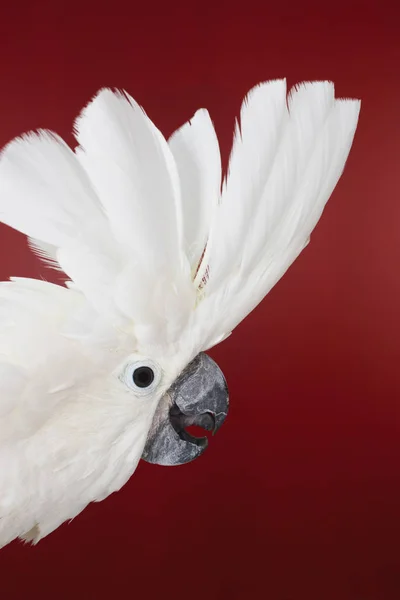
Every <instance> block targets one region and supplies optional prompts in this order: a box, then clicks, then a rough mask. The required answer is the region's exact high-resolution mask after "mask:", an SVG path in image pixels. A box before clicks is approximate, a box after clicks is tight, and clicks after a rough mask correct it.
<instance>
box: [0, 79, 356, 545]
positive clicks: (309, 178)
mask: <svg viewBox="0 0 400 600" xmlns="http://www.w3.org/2000/svg"><path fill="white" fill-rule="evenodd" d="M359 108H360V103H359V101H355V100H335V97H334V87H333V84H331V83H329V82H316V83H306V84H301V85H299V86H297V87H296V88H295V89H293V90H292V91H291V93H290V95H289V99H288V100H287V91H286V82H285V80H280V81H272V82H267V83H263V84H261V85H259V86H257V87H256V88H254V89H253V90H252V91H251V92H250V93H249V95H248V96H247V98H246V99H245V101H244V103H243V106H242V110H241V115H240V123H238V124H237V127H236V133H235V138H234V144H233V149H232V154H231V159H230V165H229V172H228V176H227V179H226V181H225V182H224V184H223V186H222V191H221V162H220V154H219V147H218V141H217V138H216V135H215V132H214V128H213V125H212V123H211V120H210V117H209V115H208V113H207V111H205V110H202V111H199V112H197V113H196V115H195V116H194V117H193V119H192V121H191V122H189V123H187V124H186V125H184V126H183V127H182V128H181V129H179V130H178V131H177V132H176V133H175V134H174V135H173V136H172V137H171V139H170V140H169V142H167V141H166V140H165V139H164V137H163V136H162V134H161V133H160V132H159V131H158V130H157V128H156V127H155V126H154V124H153V123H152V122H151V121H150V119H149V118H148V117H147V116H146V114H145V113H144V112H143V110H142V109H141V108H140V107H139V106H138V105H137V104H136V103H135V102H134V100H133V99H132V98H130V97H129V96H128V95H127V94H125V93H113V92H112V91H110V90H102V91H100V92H99V93H98V95H97V96H96V97H95V98H94V100H93V101H92V102H91V103H90V104H89V105H88V106H87V107H86V108H85V109H84V110H83V112H82V114H81V115H80V117H79V118H78V120H77V122H76V128H75V131H76V138H77V141H78V144H79V146H78V147H77V148H76V149H75V151H72V150H71V149H70V148H69V147H68V146H67V145H66V144H65V143H64V142H63V141H62V140H61V139H60V138H59V137H57V136H56V135H55V134H53V133H51V132H44V131H40V132H38V133H32V134H29V135H26V136H24V137H22V138H20V139H16V140H14V141H13V142H11V143H10V144H9V145H8V146H7V147H6V148H5V149H4V150H3V153H2V155H1V158H0V219H1V221H2V222H3V223H5V224H7V225H9V226H11V227H13V228H15V229H17V230H18V231H21V232H22V233H24V234H26V235H27V236H28V237H29V238H30V243H31V245H32V248H33V249H34V250H35V252H37V254H38V255H39V256H40V257H41V258H44V259H45V260H46V261H48V262H49V263H50V264H52V265H55V264H56V265H57V267H58V268H59V269H61V270H62V271H64V272H65V273H66V274H67V276H68V278H69V279H70V282H69V283H68V285H67V287H66V288H64V287H61V286H56V285H53V284H50V283H46V282H44V281H36V280H28V279H12V280H11V281H10V282H4V283H1V284H0V388H1V389H0V546H3V545H5V544H7V543H8V542H10V541H11V540H13V539H15V538H16V537H21V538H23V539H26V540H30V541H33V542H37V541H38V540H39V539H41V538H43V537H44V536H46V535H47V534H49V533H50V532H51V531H53V530H54V529H55V528H56V527H58V526H59V525H60V524H61V523H63V522H64V521H65V520H68V519H71V518H73V517H75V516H76V515H77V514H78V513H79V512H81V511H82V510H83V509H84V508H85V506H87V504H88V503H90V502H92V501H98V500H102V499H103V498H105V497H106V496H108V495H109V494H110V493H112V492H114V491H116V490H118V489H119V488H120V487H121V486H122V485H124V483H126V481H127V480H128V479H129V477H130V476H131V475H132V473H133V472H134V470H135V468H136V465H137V463H138V461H139V459H140V456H141V454H142V451H143V447H144V444H145V441H146V437H147V433H148V430H149V428H150V425H151V421H152V418H153V415H154V411H155V409H156V407H157V404H158V402H159V400H160V398H161V396H162V395H163V393H164V392H165V391H166V390H167V389H168V387H169V386H170V385H171V383H172V382H173V381H174V379H175V378H176V377H177V375H178V374H179V373H180V372H181V370H182V369H183V368H184V367H185V366H186V365H187V364H188V362H189V361H190V360H191V359H192V358H193V357H194V356H195V355H196V354H197V353H198V352H200V351H202V350H206V349H208V348H210V347H211V346H213V345H215V344H216V343H219V342H220V341H221V340H223V339H225V338H226V337H227V336H228V335H229V334H230V332H231V331H232V329H233V328H234V327H235V326H236V325H237V324H238V323H239V322H240V321H242V320H243V319H244V318H245V317H246V315H247V314H248V313H249V312H250V311H251V310H253V308H254V307H255V306H256V305H257V304H258V303H259V302H260V301H261V300H262V299H263V297H264V296H265V295H266V294H267V293H268V291H269V290H270V289H271V287H272V286H273V285H274V284H275V283H276V282H277V281H278V279H279V278H280V277H281V276H282V275H283V274H284V273H285V271H286V270H287V268H288V267H289V266H290V265H291V264H292V262H293V261H294V260H295V259H296V257H297V256H298V254H299V253H300V252H301V250H302V249H303V248H304V247H305V246H306V244H307V243H308V241H309V237H310V234H311V232H312V230H313V228H314V227H315V225H316V223H317V221H318V219H319V217H320V216H321V213H322V211H323V209H324V206H325V204H326V202H327V200H328V198H329V196H330V195H331V193H332V191H333V189H334V187H335V185H336V183H337V181H338V179H339V177H340V175H341V173H342V171H343V168H344V165H345V162H346V160H347V156H348V153H349V151H350V147H351V144H352V141H353V136H354V133H355V129H356V126H357V120H358V114H359ZM204 250H205V252H204ZM196 273H197V274H196ZM143 357H147V358H151V359H152V360H155V361H157V362H158V364H159V365H160V367H161V370H162V378H161V381H160V382H159V384H158V386H157V388H156V389H154V390H153V391H152V393H151V395H150V397H149V396H147V397H143V396H141V395H140V394H136V393H135V391H133V390H132V389H130V388H129V387H128V386H127V385H126V383H125V382H124V380H123V376H122V374H123V372H124V367H125V366H126V364H129V363H131V362H134V361H135V360H139V359H142V358H143Z"/></svg>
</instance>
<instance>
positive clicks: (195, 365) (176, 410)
mask: <svg viewBox="0 0 400 600" xmlns="http://www.w3.org/2000/svg"><path fill="white" fill-rule="evenodd" d="M228 407H229V395H228V387H227V384H226V381H225V377H224V376H223V374H222V371H221V370H220V368H219V367H218V365H217V364H216V363H215V362H214V361H213V360H212V359H211V358H210V357H209V356H207V354H204V353H203V352H201V353H200V354H198V355H197V356H196V358H195V359H194V360H193V361H192V362H191V363H189V365H188V366H187V367H186V369H185V370H184V371H182V373H181V374H180V375H179V377H178V378H177V379H176V381H175V382H174V383H173V385H172V386H171V387H170V389H169V390H168V392H166V394H165V395H164V396H163V397H162V398H161V400H160V403H159V405H158V407H157V410H156V413H155V415H154V418H153V424H152V427H151V429H150V433H149V436H148V438H147V442H146V445H145V448H144V452H143V454H142V458H143V459H144V460H145V461H147V462H150V463H155V464H158V465H165V466H172V465H183V464H185V463H188V462H190V461H192V460H194V459H195V458H197V457H198V456H200V455H201V454H203V452H204V450H205V449H206V448H207V446H208V439H207V438H206V437H202V438H196V437H194V436H192V435H190V433H188V432H187V431H186V429H185V428H186V427H189V426H190V425H197V426H199V427H202V428H203V429H205V430H206V431H212V432H213V434H214V433H215V432H216V431H217V430H218V429H219V428H220V427H221V425H222V423H223V422H224V421H225V419H226V416H227V413H228Z"/></svg>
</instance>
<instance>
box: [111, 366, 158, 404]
mask: <svg viewBox="0 0 400 600" xmlns="http://www.w3.org/2000/svg"><path fill="white" fill-rule="evenodd" d="M161 376H162V371H161V368H160V367H159V365H158V364H157V363H155V362H154V361H152V360H151V359H145V360H137V361H132V362H130V363H128V364H127V365H126V367H125V369H124V370H123V373H122V376H121V380H122V382H123V383H124V384H125V385H126V386H127V387H129V388H130V389H131V390H133V391H134V392H135V394H136V395H139V396H146V395H147V394H151V393H152V392H154V390H155V389H156V388H157V387H158V384H159V383H160V381H161Z"/></svg>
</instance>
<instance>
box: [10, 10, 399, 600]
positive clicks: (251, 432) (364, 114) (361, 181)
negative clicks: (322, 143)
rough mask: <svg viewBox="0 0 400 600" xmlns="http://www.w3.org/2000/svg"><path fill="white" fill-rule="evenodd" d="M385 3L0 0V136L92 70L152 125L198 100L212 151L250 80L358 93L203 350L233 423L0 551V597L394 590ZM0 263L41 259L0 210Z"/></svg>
mask: <svg viewBox="0 0 400 600" xmlns="http://www.w3.org/2000/svg"><path fill="white" fill-rule="evenodd" d="M396 4H397V2H396V1H393V2H388V1H381V2H367V1H365V0H364V1H362V0H359V1H357V0H346V1H340V2H339V1H336V2H332V3H328V2H321V0H317V1H310V0H307V1H300V2H286V3H283V2H280V3H277V2H270V1H269V0H268V1H267V0H265V1H264V2H260V3H259V4H256V3H255V2H254V1H251V0H246V1H245V2H243V3H242V2H241V3H238V2H218V0H216V1H214V2H208V1H207V2H205V1H204V0H203V1H202V2H198V3H194V2H191V1H189V0H186V1H183V2H180V3H177V2H175V3H169V2H161V1H160V2H159V3H155V2H145V3H143V4H139V3H138V2H135V1H134V0H131V1H130V2H124V3H123V2H121V1H119V0H113V1H112V2H109V3H107V4H106V3H101V2H92V3H89V2H87V1H83V2H81V3H76V4H75V3H73V2H66V1H62V0H57V1H48V2H40V3H39V2H29V3H28V2H26V3H21V2H19V3H18V2H15V3H14V4H13V5H12V6H11V3H10V4H9V5H7V6H3V7H2V10H1V15H0V50H1V60H0V90H1V93H0V123H1V126H0V143H1V145H3V144H4V143H6V142H7V141H8V140H10V139H11V138H12V137H14V136H15V135H17V134H20V133H21V132H22V131H24V130H27V129H31V128H35V127H46V128H52V129H55V130H56V131H57V132H59V133H60V134H61V135H63V136H64V137H66V139H67V140H68V141H70V142H71V141H72V137H71V135H70V131H71V125H72V120H73V118H74V116H75V115H76V113H77V112H78V110H79V109H80V108H81V107H82V105H83V104H84V103H85V102H86V101H87V100H88V99H89V98H90V96H91V95H92V94H93V93H94V92H95V91H96V90H97V89H98V88H99V87H102V86H116V87H124V88H126V89H127V90H129V92H130V93H131V94H132V95H133V96H134V97H135V98H136V99H137V100H138V101H139V102H140V103H142V104H143V105H144V106H145V108H146V110H147V112H148V113H149V115H150V116H151V117H152V118H153V120H155V122H156V123H157V124H158V126H159V127H160V128H161V129H162V131H163V132H164V133H165V134H170V133H171V132H172V130H173V129H174V128H176V127H177V126H178V125H180V124H181V123H182V122H183V121H184V120H186V119H188V118H189V117H190V116H191V115H192V113H193V111H194V110H195V109H196V108H198V107H202V106H206V107H207V108H208V109H209V110H210V112H211V115H212V117H213V119H214V121H215V124H216V128H217V131H218V134H219V137H220V140H221V146H222V151H223V155H224V159H225V160H226V158H227V154H228V150H229V145H230V141H231V133H232V127H233V119H234V116H235V114H236V113H237V111H238V108H239V105H240V101H241V99H242V96H243V95H244V94H245V93H246V92H247V90H248V89H249V88H250V87H251V86H252V85H254V84H256V83H258V82H259V81H260V80H265V79H269V78H276V77H282V76H286V77H287V78H288V82H289V84H293V83H295V82H298V81H301V80H304V79H323V78H325V79H326V78H329V79H333V80H334V81H335V82H336V85H337V93H338V95H340V96H353V97H361V98H362V101H363V104H362V110H361V119H360V125H359V130H358V132H357V135H356V140H355V144H354V147H353V150H352V152H351V156H350V160H349V162H348V166H347V169H346V172H345V175H344V176H343V179H342V180H341V182H340V184H339V186H338V187H337V189H336V191H335V192H334V195H333V197H332V199H331V201H330V203H329V206H328V208H327V210H326V212H325V214H324V216H323V219H322V221H321V223H320V225H319V226H318V228H317V230H316V232H315V234H314V236H313V238H312V243H311V245H310V246H309V247H308V248H307V250H306V251H305V252H304V253H303V255H302V256H301V258H300V259H299V260H298V261H297V262H296V264H295V265H294V266H293V267H292V268H291V270H290V271H289V273H288V274H287V275H286V277H285V278H284V279H283V280H282V281H281V282H280V283H279V284H278V285H277V287H276V288H275V289H274V290H273V292H272V293H271V294H270V295H269V296H268V298H267V299H266V300H265V301H264V302H263V303H262V305H261V306H260V307H259V308H258V309H257V310H256V311H255V312H254V313H253V314H252V315H251V316H250V317H249V318H248V319H247V320H246V321H245V322H244V323H243V324H242V325H241V326H240V327H239V328H238V330H237V331H236V332H235V334H234V335H233V336H232V337H231V338H230V339H229V340H228V341H226V342H225V343H224V344H222V345H221V346H218V347H217V348H216V349H215V350H214V351H213V352H212V355H213V356H214V358H216V359H217V360H218V362H219V364H220V365H221V367H222V369H223V370H224V372H225V374H226V376H227V379H228V382H229V385H230V390H231V399H232V410H231V415H230V417H229V420H228V421H227V423H226V425H225V426H224V427H223V429H222V430H221V432H220V433H219V434H218V436H217V437H216V438H214V440H213V443H212V445H211V447H210V449H209V450H208V451H207V453H206V454H205V456H204V457H203V458H202V459H201V460H199V461H198V462H196V463H193V464H191V465H189V466H186V467H181V468H176V469H166V468H157V467H153V466H149V465H147V464H141V465H140V467H139V469H138V470H137V472H136V474H135V476H134V477H133V478H132V479H131V481H130V482H129V483H128V484H127V485H126V487H125V488H124V489H123V491H122V492H120V493H118V494H115V495H114V496H112V497H111V498H109V499H108V500H106V501H105V502H102V503H100V504H97V505H93V506H91V507H90V508H89V509H87V510H86V511H85V512H84V513H83V514H82V515H81V516H80V517H79V518H77V519H76V520H75V521H74V522H73V523H72V524H70V525H66V526H63V527H62V528H61V529H59V530H58V531H57V532H56V533H54V534H53V535H51V536H50V537H49V538H47V539H45V540H44V541H43V542H41V543H40V544H39V546H38V547H37V548H33V549H32V548H30V547H24V546H22V545H21V544H18V543H14V544H12V545H11V546H9V547H7V548H6V549H3V550H2V551H1V552H0V595H1V598H2V599H3V598H4V600H15V599H21V598H26V597H32V596H33V597H34V598H36V597H38V598H39V597H40V598H41V599H42V600H50V599H55V598H60V599H65V600H66V599H68V600H69V599H77V600H88V599H96V600H101V599H103V598H108V597H111V598H112V597H118V598H138V599H139V598H150V599H163V598H190V599H191V600H198V599H200V598H209V599H210V600H211V599H212V600H214V599H218V600H223V599H247V598H251V599H252V598H268V599H271V600H303V599H304V600H389V599H390V600H392V599H393V600H398V599H399V598H400V435H399V433H400V398H399V392H400V366H399V357H400V350H399V348H400V236H399V233H400V186H399V175H398V169H399V164H400V160H399V158H400V157H399V139H400V135H399V134H400V131H399V123H400V121H399V106H400V79H399V58H400V56H399V54H400V53H399V49H400V43H399V38H398V36H399V30H400V29H399V23H400V22H399V19H398V18H397V14H396V10H397V9H396V8H395V6H396ZM1 249H2V259H1V272H0V278H2V279H4V278H7V277H8V276H10V275H19V276H32V275H39V274H40V273H41V272H42V268H41V267H40V266H39V265H38V263H37V262H36V261H35V260H34V259H33V258H32V257H31V256H30V254H29V253H28V251H27V248H26V244H25V241H24V238H23V237H22V236H20V235H18V234H16V233H15V232H12V231H10V230H8V229H7V228H5V227H2V228H1Z"/></svg>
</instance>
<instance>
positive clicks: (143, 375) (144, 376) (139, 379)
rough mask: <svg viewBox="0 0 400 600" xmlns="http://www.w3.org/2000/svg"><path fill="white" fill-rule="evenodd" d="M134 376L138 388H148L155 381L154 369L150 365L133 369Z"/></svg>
mask: <svg viewBox="0 0 400 600" xmlns="http://www.w3.org/2000/svg"><path fill="white" fill-rule="evenodd" d="M132 378H133V383H134V384H135V385H136V386H137V387H138V388H147V387H149V386H150V385H151V384H152V383H153V381H154V371H153V369H151V368H150V367H138V368H137V369H135V370H134V371H133V375H132Z"/></svg>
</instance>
